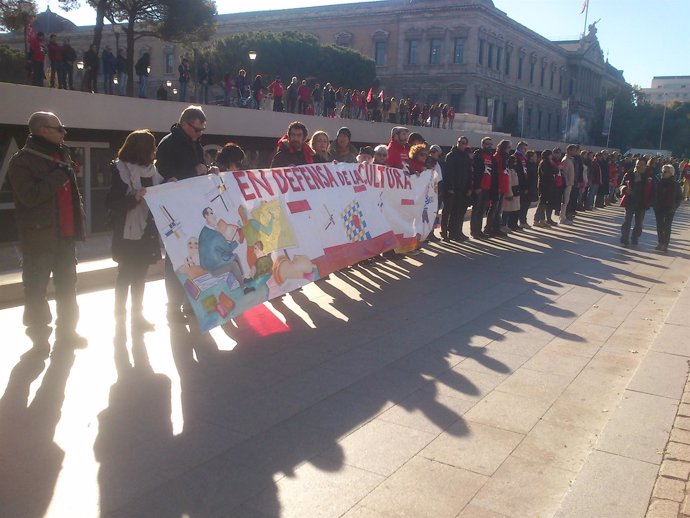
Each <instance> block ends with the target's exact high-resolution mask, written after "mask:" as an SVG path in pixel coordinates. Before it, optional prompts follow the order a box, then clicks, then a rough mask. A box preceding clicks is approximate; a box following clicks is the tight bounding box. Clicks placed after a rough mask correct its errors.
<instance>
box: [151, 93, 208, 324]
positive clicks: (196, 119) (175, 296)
mask: <svg viewBox="0 0 690 518" xmlns="http://www.w3.org/2000/svg"><path fill="white" fill-rule="evenodd" d="M204 131H206V115H205V114H204V111H203V110H202V109H201V106H188V107H187V108H185V109H184V110H183V111H182V113H181V114H180V119H179V121H178V122H177V124H173V126H172V127H171V128H170V133H168V134H167V135H166V136H165V137H163V138H162V139H161V141H160V143H159V144H158V149H157V151H156V168H157V169H158V172H159V173H160V174H161V176H163V178H165V181H166V182H175V181H177V180H185V179H187V178H193V177H194V176H201V175H205V174H208V172H209V170H208V168H207V167H206V164H205V163H204V148H203V147H202V146H201V142H200V138H201V135H202V134H203V133H204ZM165 290H166V292H167V294H168V322H184V321H185V317H184V315H183V313H182V306H183V304H184V303H185V294H184V289H183V288H182V285H181V284H180V281H179V279H178V278H177V275H176V274H175V269H174V268H173V265H172V263H171V262H170V259H169V258H168V257H167V254H166V258H165Z"/></svg>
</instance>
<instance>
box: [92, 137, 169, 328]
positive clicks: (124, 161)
mask: <svg viewBox="0 0 690 518" xmlns="http://www.w3.org/2000/svg"><path fill="white" fill-rule="evenodd" d="M155 156H156V139H155V137H154V136H153V134H152V133H151V132H150V131H149V130H137V131H133V132H132V133H130V134H129V135H127V138H126V139H125V143H124V144H123V145H122V147H121V148H120V150H119V151H118V154H117V159H116V160H115V161H114V162H113V174H112V183H111V186H110V191H109V192H108V197H107V199H106V206H107V208H108V210H109V211H110V214H111V220H112V225H113V244H112V254H113V260H114V261H115V262H117V263H118V268H117V278H116V280H115V319H116V322H117V323H119V324H122V325H124V320H125V316H126V305H127V293H128V291H130V289H131V296H132V298H131V325H132V329H138V330H140V331H150V330H152V329H153V324H151V323H150V322H148V321H147V320H146V319H145V318H144V315H143V302H144V287H145V285H146V272H147V271H148V267H149V265H150V264H154V263H156V262H157V261H158V260H160V258H161V251H160V243H159V241H158V231H157V230H156V225H155V223H154V221H153V216H152V215H151V211H150V210H149V209H148V206H147V205H146V201H145V200H144V194H146V188H147V187H152V186H154V185H158V184H160V183H163V177H162V176H161V175H160V174H159V173H158V171H157V170H156V166H155V165H154V164H153V162H154V159H155Z"/></svg>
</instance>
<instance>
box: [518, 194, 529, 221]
mask: <svg viewBox="0 0 690 518" xmlns="http://www.w3.org/2000/svg"><path fill="white" fill-rule="evenodd" d="M531 204H532V202H531V201H530V200H529V195H528V194H523V195H522V196H520V212H519V216H518V219H519V220H520V224H521V225H526V224H527V211H528V210H529V206H530V205H531Z"/></svg>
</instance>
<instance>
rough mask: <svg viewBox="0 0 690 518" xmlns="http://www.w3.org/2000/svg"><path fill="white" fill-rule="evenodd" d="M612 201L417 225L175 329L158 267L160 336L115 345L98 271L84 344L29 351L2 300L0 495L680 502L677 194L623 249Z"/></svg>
mask: <svg viewBox="0 0 690 518" xmlns="http://www.w3.org/2000/svg"><path fill="white" fill-rule="evenodd" d="M620 219H621V211H620V208H619V207H610V208H607V209H603V210H597V211H595V212H594V213H584V214H582V215H581V216H579V217H578V220H577V223H576V225H575V226H574V227H573V228H560V227H559V228H557V229H548V230H547V229H545V230H543V231H542V230H541V229H540V230H536V229H533V230H527V231H524V232H520V233H515V234H512V235H511V236H509V237H508V238H507V239H503V240H490V241H487V242H481V243H476V242H473V241H470V242H469V243H462V244H458V243H450V244H433V243H432V244H429V245H428V246H427V247H426V248H425V249H424V251H423V253H422V254H420V255H418V256H415V257H408V258H405V259H403V260H400V261H395V262H392V261H384V260H382V261H378V262H369V263H366V264H363V265H359V266H356V267H353V268H349V269H346V270H344V271H342V272H338V273H336V274H333V275H331V276H330V277H329V278H328V279H325V280H321V281H319V282H317V283H314V284H311V285H309V286H307V287H305V288H304V289H303V290H300V291H298V292H294V293H292V294H290V295H289V296H286V297H283V298H281V299H278V300H274V301H271V302H270V303H267V304H266V305H265V311H264V312H263V313H262V317H261V318H263V319H264V320H265V322H262V324H269V325H268V326H266V325H264V326H262V327H258V326H256V325H253V322H252V319H250V318H245V317H240V318H238V319H236V320H235V322H234V324H235V325H234V327H233V329H232V330H231V331H230V333H229V335H226V334H224V333H223V332H222V331H220V330H215V331H214V332H213V333H212V334H211V335H200V334H198V333H197V332H196V331H195V330H194V329H187V328H186V327H182V326H175V327H173V328H172V329H168V327H167V325H166V324H165V317H164V314H165V305H164V303H165V291H164V287H163V283H162V282H160V281H156V282H149V283H148V285H147V290H146V300H145V304H146V313H147V316H148V317H149V318H150V319H151V320H153V321H154V322H155V323H156V330H155V331H154V332H152V333H149V334H146V335H145V336H137V335H136V334H135V335H134V336H128V340H127V344H126V345H124V346H118V347H115V346H114V345H113V340H112V337H113V334H114V326H113V322H112V320H111V319H110V318H109V315H110V311H111V310H110V308H111V307H112V304H113V300H112V290H107V289H106V290H101V291H95V292H92V293H84V294H82V295H80V297H79V302H80V306H81V310H82V316H81V321H80V331H81V332H83V333H84V334H85V335H87V337H88V338H89V341H90V345H89V347H88V348H87V349H85V350H83V351H76V352H71V351H67V352H66V353H67V354H65V353H64V352H56V353H55V354H54V355H53V357H52V358H49V359H48V360H45V361H44V360H42V359H38V358H35V357H32V356H31V355H24V356H22V354H23V352H24V351H25V350H26V349H27V348H28V345H29V344H28V341H27V338H26V337H25V336H24V334H23V329H22V328H21V325H20V322H21V308H20V307H12V308H7V309H4V310H0V325H2V327H3V330H4V333H5V334H4V343H5V344H6V345H5V346H4V347H3V348H1V349H0V380H2V381H1V382H2V384H3V385H4V386H5V390H4V393H3V396H2V398H1V399H0V479H1V480H3V481H5V480H10V481H12V482H13V484H10V485H8V484H0V506H1V508H2V511H3V512H2V513H0V515H2V516H3V518H4V517H5V516H9V517H14V516H20V517H22V518H24V517H25V516H28V515H31V516H46V517H49V518H52V517H63V516H89V517H90V516H94V517H96V516H100V517H102V518H110V517H117V518H124V517H127V518H137V517H146V518H149V517H154V516H171V517H182V516H188V517H190V518H194V517H202V516H203V517H204V518H207V517H215V516H218V517H225V518H227V517H237V518H251V517H254V516H255V517H261V518H278V517H284V516H299V517H304V516H310V517H311V516H326V517H338V516H350V517H351V516H355V517H373V516H376V517H390V516H415V517H416V516H420V517H423V516H434V517H436V516H463V517H468V516H469V517H472V518H477V517H483V516H486V517H506V516H508V517H520V518H522V517H524V516H530V517H532V516H553V515H554V514H556V513H559V514H563V515H565V514H567V515H569V516H578V517H580V516H614V515H615V513H620V514H619V515H620V516H626V517H628V516H630V517H636V516H642V515H643V514H644V512H645V511H646V510H647V505H648V504H649V503H650V500H649V498H650V495H652V494H653V491H657V493H656V494H657V495H658V496H657V497H656V500H653V501H652V504H653V508H652V507H650V512H657V513H658V512H660V510H661V509H667V508H672V507H673V505H677V507H678V509H679V512H682V510H683V509H685V508H686V507H687V497H685V496H684V494H683V495H681V494H680V493H679V488H680V485H681V484H680V482H682V483H687V476H688V475H687V473H690V469H688V471H687V472H686V470H685V464H684V462H685V459H686V458H687V461H688V463H690V395H687V394H683V389H684V387H685V379H687V359H688V357H687V351H686V350H685V349H684V347H683V344H684V342H683V343H678V342H679V337H682V336H683V334H682V332H680V331H678V330H674V329H671V328H669V329H666V326H667V325H675V326H679V327H680V326H681V325H682V324H684V323H685V320H684V319H683V318H681V312H679V310H678V309H677V308H678V306H679V304H682V303H684V304H686V307H687V303H688V302H690V294H688V295H686V294H687V293H690V290H686V289H685V286H686V283H687V279H688V276H690V260H689V258H690V246H689V245H688V243H690V227H688V214H687V207H685V206H684V207H683V209H682V210H681V212H680V213H679V215H678V227H677V229H678V239H677V241H674V244H673V245H672V250H671V251H669V253H668V254H659V253H657V252H655V251H654V250H653V244H654V237H653V235H652V233H651V231H650V229H651V228H652V225H653V217H652V216H651V215H650V216H648V221H647V222H646V225H647V230H646V231H645V233H644V235H643V238H642V240H641V244H640V246H639V247H637V248H629V249H623V248H621V247H619V246H618V244H617V239H616V232H617V228H618V225H619V224H620ZM278 323H279V324H278ZM270 324H275V325H274V326H273V330H274V331H273V332H270V333H266V332H265V329H266V327H271V326H270ZM684 369H685V370H684ZM683 377H684V379H683V381H682V383H680V382H679V381H678V380H679V379H681V378H683ZM681 401H684V403H683V405H681ZM684 405H685V406H684ZM676 409H678V413H677V415H676ZM674 416H675V424H676V428H675V429H674V430H673V431H672V432H671V442H669V443H668V444H665V439H666V438H668V433H669V430H670V427H671V423H672V422H673V420H674ZM657 449H660V450H661V451H662V452H663V451H665V455H660V454H657ZM604 450H605V451H604ZM655 456H659V458H657V457H655ZM655 461H656V462H655ZM657 476H661V478H662V479H663V480H662V481H661V482H658V483H657V482H656V479H657ZM628 479H630V480H631V483H630V484H626V485H624V486H622V487H621V490H620V491H619V492H611V491H608V495H602V494H600V493H597V492H596V491H597V490H602V489H606V488H610V487H618V486H620V485H621V484H620V483H619V482H620V480H628ZM655 483H656V484H657V487H658V490H654V487H655ZM571 487H572V490H571V489H570V488H571ZM578 488H581V489H578ZM578 495H587V497H581V498H580V497H578ZM606 496H608V497H609V498H605V497H606ZM680 496H683V499H681V500H680V501H675V500H669V498H676V499H677V498H679V497H680ZM611 497H613V498H611ZM662 497H664V498H662ZM655 502H661V503H655ZM667 502H671V503H672V504H673V505H670V504H668V503H667ZM611 509H612V510H613V511H612V512H613V513H614V514H607V513H608V510H611ZM602 510H604V511H602ZM626 513H627V514H626Z"/></svg>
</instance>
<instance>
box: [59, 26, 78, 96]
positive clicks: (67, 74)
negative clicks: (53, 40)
mask: <svg viewBox="0 0 690 518" xmlns="http://www.w3.org/2000/svg"><path fill="white" fill-rule="evenodd" d="M75 61H77V51H76V50H74V48H73V47H72V45H71V44H70V41H69V38H67V39H66V40H65V43H64V45H63V46H62V70H63V72H64V73H63V77H64V81H65V83H64V84H63V85H62V87H61V88H64V89H65V90H67V87H68V86H69V89H70V90H74V62H75Z"/></svg>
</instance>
